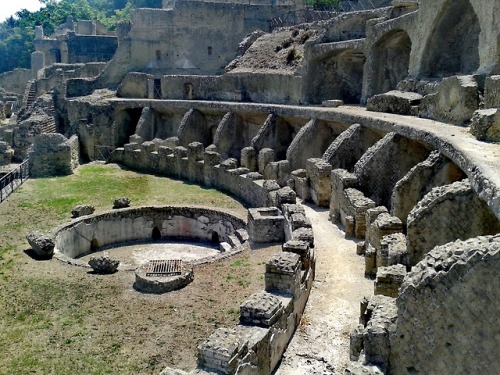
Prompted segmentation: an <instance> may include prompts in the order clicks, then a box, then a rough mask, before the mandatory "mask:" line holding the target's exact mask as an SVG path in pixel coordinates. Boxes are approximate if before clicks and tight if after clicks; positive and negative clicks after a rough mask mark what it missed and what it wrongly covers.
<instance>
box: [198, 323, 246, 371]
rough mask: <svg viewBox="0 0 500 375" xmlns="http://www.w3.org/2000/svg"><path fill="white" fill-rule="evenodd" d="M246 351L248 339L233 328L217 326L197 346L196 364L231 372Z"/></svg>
mask: <svg viewBox="0 0 500 375" xmlns="http://www.w3.org/2000/svg"><path fill="white" fill-rule="evenodd" d="M247 352H248V341H247V340H244V339H242V337H241V336H240V335H239V334H238V332H237V331H236V330H235V329H229V328H219V329H217V330H216V331H215V332H214V333H213V334H212V335H210V337H209V338H208V339H207V340H206V341H205V342H203V343H202V344H200V345H199V346H198V365H199V366H200V367H204V368H208V369H213V370H216V371H220V372H222V373H223V374H232V373H234V371H235V370H236V368H237V366H238V363H239V360H241V359H242V358H243V357H244V356H245V355H246V354H247Z"/></svg>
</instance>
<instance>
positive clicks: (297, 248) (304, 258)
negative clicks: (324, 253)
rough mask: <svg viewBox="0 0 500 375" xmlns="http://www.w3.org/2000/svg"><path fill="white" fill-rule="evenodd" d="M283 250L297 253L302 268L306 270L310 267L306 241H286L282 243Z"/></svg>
mask: <svg viewBox="0 0 500 375" xmlns="http://www.w3.org/2000/svg"><path fill="white" fill-rule="evenodd" d="M283 251H284V252H289V253H294V254H297V255H299V256H300V262H301V264H302V267H301V269H302V270H307V269H308V268H309V267H310V260H311V256H310V251H309V245H308V244H307V242H304V241H293V240H291V241H287V242H285V243H284V244H283Z"/></svg>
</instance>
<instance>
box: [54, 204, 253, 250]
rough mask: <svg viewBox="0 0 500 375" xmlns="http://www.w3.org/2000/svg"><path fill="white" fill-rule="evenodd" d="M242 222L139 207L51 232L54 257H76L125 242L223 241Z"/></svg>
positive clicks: (208, 212)
mask: <svg viewBox="0 0 500 375" xmlns="http://www.w3.org/2000/svg"><path fill="white" fill-rule="evenodd" d="M245 227H246V223H245V221H244V220H243V219H241V218H238V217H236V216H234V215H231V214H229V213H226V212H223V211H217V210H212V209H205V208H196V207H170V206H166V207H140V208H127V209H121V210H116V211H109V212H106V213H104V214H95V215H90V216H86V217H82V218H79V219H77V220H74V221H72V222H71V223H69V224H66V225H64V226H62V227H60V228H58V229H57V230H56V232H55V243H56V250H55V252H56V254H62V255H63V256H65V257H69V258H76V257H78V256H81V255H83V254H87V253H89V252H91V251H95V250H97V249H98V248H102V247H105V246H112V245H117V244H120V243H124V242H128V241H150V240H152V239H161V238H163V239H169V238H180V239H189V238H191V239H195V240H199V241H215V242H217V243H222V242H227V241H229V240H230V236H234V235H235V232H236V230H238V229H242V228H245Z"/></svg>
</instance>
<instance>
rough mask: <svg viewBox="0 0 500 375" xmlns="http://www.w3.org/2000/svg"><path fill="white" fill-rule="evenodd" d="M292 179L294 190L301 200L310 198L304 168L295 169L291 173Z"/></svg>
mask: <svg viewBox="0 0 500 375" xmlns="http://www.w3.org/2000/svg"><path fill="white" fill-rule="evenodd" d="M291 175H292V179H293V185H294V190H295V192H296V193H297V196H299V197H300V198H302V199H303V200H308V199H309V198H310V192H309V180H308V178H307V176H306V170H305V169H296V170H295V171H293V172H292V173H291Z"/></svg>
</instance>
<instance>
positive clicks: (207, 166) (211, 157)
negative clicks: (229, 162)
mask: <svg viewBox="0 0 500 375" xmlns="http://www.w3.org/2000/svg"><path fill="white" fill-rule="evenodd" d="M203 161H204V163H203V175H204V180H205V185H206V186H213V185H214V181H215V180H214V179H215V173H214V167H215V166H216V165H219V164H220V162H221V156H220V154H219V153H218V152H215V151H206V150H205V153H204V154H203Z"/></svg>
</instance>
